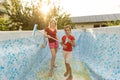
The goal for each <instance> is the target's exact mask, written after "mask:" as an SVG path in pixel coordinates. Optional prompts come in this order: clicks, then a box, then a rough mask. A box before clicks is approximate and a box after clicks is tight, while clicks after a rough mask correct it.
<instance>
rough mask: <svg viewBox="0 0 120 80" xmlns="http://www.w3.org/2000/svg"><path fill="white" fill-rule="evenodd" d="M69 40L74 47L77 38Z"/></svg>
mask: <svg viewBox="0 0 120 80" xmlns="http://www.w3.org/2000/svg"><path fill="white" fill-rule="evenodd" d="M68 41H69V43H70V44H71V45H72V46H73V47H74V46H75V40H70V39H69V40H68Z"/></svg>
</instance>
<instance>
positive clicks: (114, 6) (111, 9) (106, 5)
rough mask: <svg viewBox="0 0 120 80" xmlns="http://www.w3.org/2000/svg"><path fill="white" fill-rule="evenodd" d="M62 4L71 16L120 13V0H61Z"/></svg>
mask: <svg viewBox="0 0 120 80" xmlns="http://www.w3.org/2000/svg"><path fill="white" fill-rule="evenodd" d="M60 5H61V7H62V8H63V10H64V11H66V12H68V13H70V14H71V17H75V16H88V15H101V14H113V13H120V0H60Z"/></svg>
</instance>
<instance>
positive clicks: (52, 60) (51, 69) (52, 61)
mask: <svg viewBox="0 0 120 80" xmlns="http://www.w3.org/2000/svg"><path fill="white" fill-rule="evenodd" d="M50 50H51V55H52V59H51V65H50V74H49V76H52V72H53V65H54V62H55V58H56V52H55V49H54V48H53V49H50Z"/></svg>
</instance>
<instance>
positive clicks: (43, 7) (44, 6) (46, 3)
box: [40, 0, 50, 15]
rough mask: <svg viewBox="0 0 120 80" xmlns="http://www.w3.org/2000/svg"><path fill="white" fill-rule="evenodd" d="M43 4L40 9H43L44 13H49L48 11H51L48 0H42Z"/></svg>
mask: <svg viewBox="0 0 120 80" xmlns="http://www.w3.org/2000/svg"><path fill="white" fill-rule="evenodd" d="M41 6H42V7H41V9H40V11H42V13H43V14H44V15H47V14H48V12H49V10H50V6H49V5H48V1H47V0H44V1H43V2H42V4H41Z"/></svg>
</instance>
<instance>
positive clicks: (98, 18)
mask: <svg viewBox="0 0 120 80" xmlns="http://www.w3.org/2000/svg"><path fill="white" fill-rule="evenodd" d="M71 20H72V22H73V23H86V22H104V21H115V20H120V13H119V14H106V15H93V16H81V17H71Z"/></svg>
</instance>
